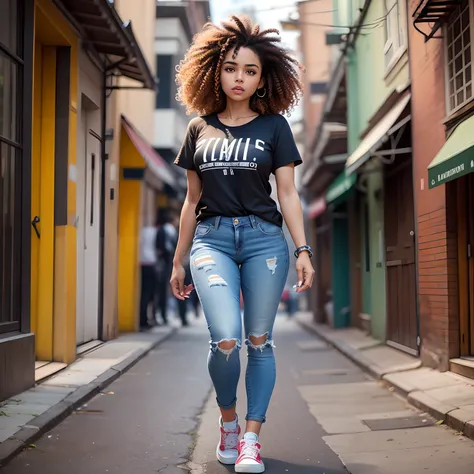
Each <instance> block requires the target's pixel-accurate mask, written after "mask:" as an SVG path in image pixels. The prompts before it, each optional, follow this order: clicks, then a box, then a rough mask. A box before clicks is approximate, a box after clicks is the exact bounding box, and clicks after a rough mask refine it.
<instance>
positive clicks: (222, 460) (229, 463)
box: [216, 447, 263, 472]
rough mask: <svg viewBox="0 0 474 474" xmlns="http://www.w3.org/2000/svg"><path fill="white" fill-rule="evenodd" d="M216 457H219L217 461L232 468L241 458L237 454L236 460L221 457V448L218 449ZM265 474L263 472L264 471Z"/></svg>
mask: <svg viewBox="0 0 474 474" xmlns="http://www.w3.org/2000/svg"><path fill="white" fill-rule="evenodd" d="M216 457H217V460H218V461H219V462H220V463H221V464H225V465H226V466H232V465H233V464H235V462H236V461H237V458H238V457H239V455H238V454H237V455H236V456H235V459H234V458H224V457H222V456H221V453H220V452H219V447H217V450H216ZM262 472H263V471H262Z"/></svg>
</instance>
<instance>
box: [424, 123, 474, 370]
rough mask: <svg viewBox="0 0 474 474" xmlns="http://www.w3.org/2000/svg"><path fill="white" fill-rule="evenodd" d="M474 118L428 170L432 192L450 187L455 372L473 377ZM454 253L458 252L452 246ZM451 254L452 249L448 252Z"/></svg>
mask: <svg viewBox="0 0 474 474" xmlns="http://www.w3.org/2000/svg"><path fill="white" fill-rule="evenodd" d="M473 128H474V116H471V117H469V118H467V119H466V120H464V121H463V122H461V123H460V124H459V125H457V126H456V127H455V128H454V130H453V131H452V132H451V134H450V136H449V137H448V139H447V141H446V143H445V145H444V146H443V147H442V148H441V150H440V151H439V153H438V154H437V155H436V157H435V158H434V159H433V161H432V162H431V164H430V165H429V167H428V180H429V188H430V189H432V188H435V187H437V186H440V185H443V184H446V194H447V206H448V207H447V213H448V215H449V216H451V217H450V218H449V219H448V222H447V227H448V228H449V227H450V225H451V224H452V227H451V229H450V230H452V231H453V234H454V235H456V236H457V239H456V241H457V242H456V243H457V264H458V296H459V310H458V315H459V320H458V324H459V344H460V353H459V355H460V356H461V359H454V360H451V370H453V371H455V372H458V373H460V374H462V375H466V376H470V377H472V376H473V375H474V373H473V372H474V371H473V369H472V364H470V363H469V359H465V358H466V357H467V358H469V357H472V356H474V175H473V174H472V173H473V171H474V133H473ZM451 248H452V249H454V248H453V247H452V246H451ZM448 251H449V248H448Z"/></svg>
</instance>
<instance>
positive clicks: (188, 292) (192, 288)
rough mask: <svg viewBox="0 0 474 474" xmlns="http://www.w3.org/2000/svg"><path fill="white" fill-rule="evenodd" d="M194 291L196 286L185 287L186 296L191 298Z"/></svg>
mask: <svg viewBox="0 0 474 474" xmlns="http://www.w3.org/2000/svg"><path fill="white" fill-rule="evenodd" d="M193 291H194V285H193V284H191V285H187V286H185V287H184V294H185V295H187V296H189V295H190V294H191V293H192V292H193Z"/></svg>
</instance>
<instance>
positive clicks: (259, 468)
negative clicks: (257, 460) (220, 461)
mask: <svg viewBox="0 0 474 474" xmlns="http://www.w3.org/2000/svg"><path fill="white" fill-rule="evenodd" d="M235 472H249V473H252V474H259V473H261V472H265V465H264V464H263V463H262V464H236V465H235Z"/></svg>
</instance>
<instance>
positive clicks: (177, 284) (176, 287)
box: [170, 279, 184, 300]
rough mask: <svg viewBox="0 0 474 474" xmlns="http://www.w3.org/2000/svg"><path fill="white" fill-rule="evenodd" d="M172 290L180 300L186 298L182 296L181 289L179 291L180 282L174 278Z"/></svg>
mask: <svg viewBox="0 0 474 474" xmlns="http://www.w3.org/2000/svg"><path fill="white" fill-rule="evenodd" d="M170 283H171V291H172V292H173V296H174V297H175V298H177V299H178V300H184V298H183V297H182V296H181V294H180V291H179V283H178V280H176V279H173V280H171V282H170Z"/></svg>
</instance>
